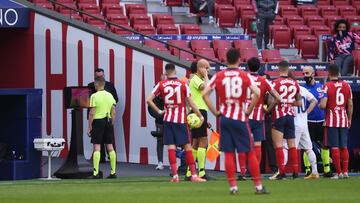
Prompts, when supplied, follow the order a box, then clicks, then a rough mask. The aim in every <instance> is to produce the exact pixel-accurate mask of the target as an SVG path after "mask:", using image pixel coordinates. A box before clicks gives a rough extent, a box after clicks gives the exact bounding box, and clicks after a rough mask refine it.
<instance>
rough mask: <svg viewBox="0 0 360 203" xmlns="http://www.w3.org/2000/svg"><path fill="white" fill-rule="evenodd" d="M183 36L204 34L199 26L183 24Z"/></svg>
mask: <svg viewBox="0 0 360 203" xmlns="http://www.w3.org/2000/svg"><path fill="white" fill-rule="evenodd" d="M180 33H181V34H189V35H190V34H192V35H193V34H202V31H201V28H200V26H199V25H195V24H182V25H180Z"/></svg>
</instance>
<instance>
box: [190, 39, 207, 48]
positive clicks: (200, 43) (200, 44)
mask: <svg viewBox="0 0 360 203" xmlns="http://www.w3.org/2000/svg"><path fill="white" fill-rule="evenodd" d="M190 46H191V49H192V50H194V51H196V50H197V49H201V48H211V47H210V42H209V41H208V40H191V41H190Z"/></svg>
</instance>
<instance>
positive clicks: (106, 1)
mask: <svg viewBox="0 0 360 203" xmlns="http://www.w3.org/2000/svg"><path fill="white" fill-rule="evenodd" d="M119 4H120V0H100V5H101V7H103V6H104V5H119Z"/></svg>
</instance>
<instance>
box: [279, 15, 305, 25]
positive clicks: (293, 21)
mask: <svg viewBox="0 0 360 203" xmlns="http://www.w3.org/2000/svg"><path fill="white" fill-rule="evenodd" d="M284 18H285V21H286V24H287V25H288V26H291V25H304V19H303V18H302V17H300V16H286V17H284Z"/></svg>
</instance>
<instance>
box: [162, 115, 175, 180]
mask: <svg viewBox="0 0 360 203" xmlns="http://www.w3.org/2000/svg"><path fill="white" fill-rule="evenodd" d="M174 125H175V123H170V122H164V125H163V132H164V135H163V136H164V145H167V146H168V158H169V164H170V169H171V172H172V174H173V178H172V179H171V180H170V181H171V182H179V176H178V173H177V164H176V139H175V133H176V132H175V129H174Z"/></svg>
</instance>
